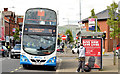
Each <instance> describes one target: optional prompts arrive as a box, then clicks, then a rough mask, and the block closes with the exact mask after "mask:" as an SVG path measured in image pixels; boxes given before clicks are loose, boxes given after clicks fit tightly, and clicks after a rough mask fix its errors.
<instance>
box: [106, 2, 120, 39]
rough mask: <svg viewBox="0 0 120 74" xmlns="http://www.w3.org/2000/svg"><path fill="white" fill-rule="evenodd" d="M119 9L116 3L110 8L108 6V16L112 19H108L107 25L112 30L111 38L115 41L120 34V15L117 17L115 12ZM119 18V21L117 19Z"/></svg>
mask: <svg viewBox="0 0 120 74" xmlns="http://www.w3.org/2000/svg"><path fill="white" fill-rule="evenodd" d="M117 8H118V4H117V3H115V2H113V3H112V4H111V5H110V6H107V9H108V10H109V13H108V14H109V16H110V18H109V19H107V24H108V25H109V26H110V28H111V29H112V32H111V33H110V36H111V37H112V38H113V39H115V37H116V36H118V34H120V28H119V27H118V23H119V22H120V14H118V15H117V16H115V12H116V10H117ZM117 17H118V18H119V19H116V18H117Z"/></svg>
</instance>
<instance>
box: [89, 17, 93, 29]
mask: <svg viewBox="0 0 120 74" xmlns="http://www.w3.org/2000/svg"><path fill="white" fill-rule="evenodd" d="M88 23H89V30H95V18H89V22H88Z"/></svg>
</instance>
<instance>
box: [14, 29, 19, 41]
mask: <svg viewBox="0 0 120 74" xmlns="http://www.w3.org/2000/svg"><path fill="white" fill-rule="evenodd" d="M19 35H20V34H19V29H18V28H15V33H14V35H13V37H14V40H15V41H16V40H20V38H19Z"/></svg>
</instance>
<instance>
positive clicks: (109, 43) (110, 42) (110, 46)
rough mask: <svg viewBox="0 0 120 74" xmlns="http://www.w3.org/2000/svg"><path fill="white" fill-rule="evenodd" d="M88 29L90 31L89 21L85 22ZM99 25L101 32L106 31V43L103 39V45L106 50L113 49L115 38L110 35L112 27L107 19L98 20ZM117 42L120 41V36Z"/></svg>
mask: <svg viewBox="0 0 120 74" xmlns="http://www.w3.org/2000/svg"><path fill="white" fill-rule="evenodd" d="M85 26H86V30H87V31H89V27H88V22H85ZM98 26H99V28H100V30H101V32H106V38H105V45H104V41H103V47H104V46H105V51H106V52H107V51H111V50H112V49H113V39H112V38H111V37H110V31H109V30H110V29H109V26H108V24H107V20H98ZM116 41H117V44H118V43H120V38H116Z"/></svg>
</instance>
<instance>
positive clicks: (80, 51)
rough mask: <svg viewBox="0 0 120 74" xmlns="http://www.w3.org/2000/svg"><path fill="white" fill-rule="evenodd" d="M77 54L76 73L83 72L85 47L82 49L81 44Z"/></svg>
mask: <svg viewBox="0 0 120 74" xmlns="http://www.w3.org/2000/svg"><path fill="white" fill-rule="evenodd" d="M77 53H78V56H79V57H78V59H79V60H78V61H79V65H78V69H77V71H76V72H80V69H81V72H84V66H85V47H83V44H82V43H81V44H80V47H79V48H78V50H77Z"/></svg>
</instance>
